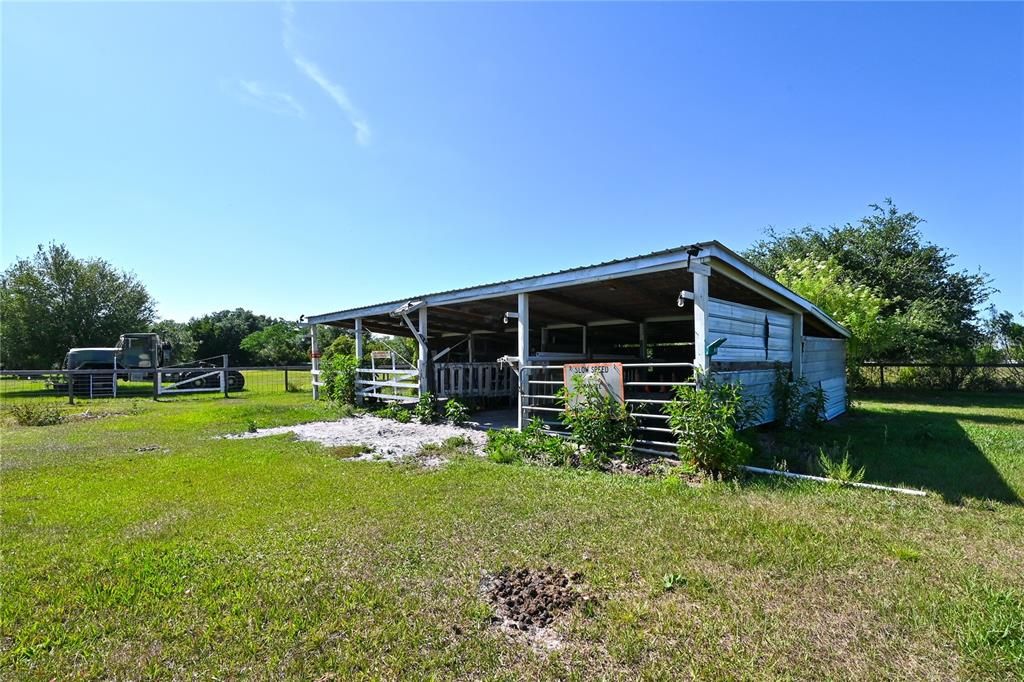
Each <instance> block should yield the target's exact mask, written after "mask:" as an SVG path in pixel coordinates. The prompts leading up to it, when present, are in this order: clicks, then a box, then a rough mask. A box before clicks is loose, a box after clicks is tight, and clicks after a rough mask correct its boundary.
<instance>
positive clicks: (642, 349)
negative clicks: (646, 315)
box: [637, 322, 647, 362]
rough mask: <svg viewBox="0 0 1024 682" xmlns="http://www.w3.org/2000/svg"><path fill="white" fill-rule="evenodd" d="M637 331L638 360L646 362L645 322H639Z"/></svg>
mask: <svg viewBox="0 0 1024 682" xmlns="http://www.w3.org/2000/svg"><path fill="white" fill-rule="evenodd" d="M637 333H638V334H639V335H640V360H641V362H647V323H646V322H641V323H640V324H638V325H637Z"/></svg>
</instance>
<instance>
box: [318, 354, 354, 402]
mask: <svg viewBox="0 0 1024 682" xmlns="http://www.w3.org/2000/svg"><path fill="white" fill-rule="evenodd" d="M320 369H321V370H322V372H323V373H322V374H321V375H320V376H321V377H323V382H324V392H325V393H326V394H327V397H328V399H330V400H332V401H334V402H336V403H339V404H341V405H355V402H356V376H357V372H356V370H357V369H359V359H358V358H356V357H355V356H354V355H333V356H331V357H330V358H329V359H327V360H325V361H324V362H322V363H321V365H320Z"/></svg>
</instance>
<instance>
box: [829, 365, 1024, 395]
mask: <svg viewBox="0 0 1024 682" xmlns="http://www.w3.org/2000/svg"><path fill="white" fill-rule="evenodd" d="M849 380H850V386H851V388H854V389H875V390H932V391H934V390H938V391H1024V364H1013V363H989V364H952V363H938V362H906V363H888V362H865V363H863V364H862V365H860V366H859V367H856V368H854V369H853V370H851V373H850V377H849Z"/></svg>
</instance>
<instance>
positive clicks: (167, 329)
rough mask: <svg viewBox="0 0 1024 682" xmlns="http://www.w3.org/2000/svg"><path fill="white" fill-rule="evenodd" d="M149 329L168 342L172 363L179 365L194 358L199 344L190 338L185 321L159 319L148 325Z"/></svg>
mask: <svg viewBox="0 0 1024 682" xmlns="http://www.w3.org/2000/svg"><path fill="white" fill-rule="evenodd" d="M150 331H151V332H156V333H157V334H159V335H160V338H161V339H163V340H164V341H168V342H170V344H171V362H172V363H173V364H176V365H180V364H183V363H187V362H191V361H192V360H195V359H196V349H197V348H198V346H199V344H198V343H196V340H195V339H193V338H192V331H191V330H190V329H189V326H188V323H187V322H175V321H174V320H160V321H159V322H156V323H154V324H153V326H152V327H150Z"/></svg>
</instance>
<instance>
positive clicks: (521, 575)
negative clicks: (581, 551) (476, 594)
mask: <svg viewBox="0 0 1024 682" xmlns="http://www.w3.org/2000/svg"><path fill="white" fill-rule="evenodd" d="M582 580H583V576H581V575H580V574H579V573H573V574H571V575H570V574H569V573H566V572H565V571H562V570H560V569H556V568H552V567H551V566H548V567H546V568H542V569H530V568H519V569H513V568H511V567H508V566H506V567H505V568H503V569H501V570H500V571H498V573H496V574H494V575H489V576H486V577H485V578H484V580H483V582H482V583H481V590H482V592H483V593H484V596H485V597H486V598H487V599H488V601H490V602H491V604H493V605H494V607H495V610H496V611H497V614H498V616H499V617H500V618H501V620H502V621H504V623H505V624H506V625H508V626H510V627H514V628H516V629H519V630H528V629H530V628H531V627H537V628H543V627H547V626H548V625H550V624H551V621H553V620H554V619H555V617H556V616H557V615H558V614H560V613H561V612H563V611H566V610H568V609H569V608H570V607H571V606H572V605H573V604H575V603H576V601H577V600H578V599H579V598H580V596H581V593H580V586H581V585H582Z"/></svg>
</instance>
